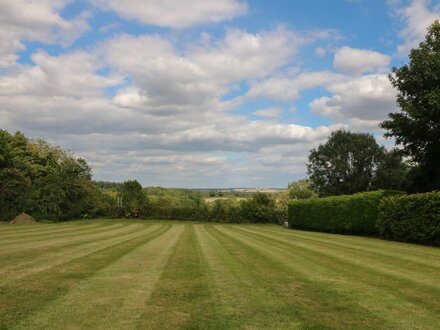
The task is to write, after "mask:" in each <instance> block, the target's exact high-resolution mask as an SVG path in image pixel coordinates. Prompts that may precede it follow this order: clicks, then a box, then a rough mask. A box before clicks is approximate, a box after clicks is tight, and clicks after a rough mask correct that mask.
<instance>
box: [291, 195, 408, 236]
mask: <svg viewBox="0 0 440 330" xmlns="http://www.w3.org/2000/svg"><path fill="white" fill-rule="evenodd" d="M395 194H400V192H397V191H385V190H379V191H372V192H365V193H358V194H354V195H341V196H331V197H324V198H311V199H303V200H295V201H292V202H290V203H289V222H290V224H291V226H292V227H293V228H298V229H305V230H313V231H323V232H330V233H341V234H361V235H372V234H376V233H377V228H376V221H377V218H378V213H379V203H380V200H381V199H382V198H383V197H384V196H389V195H395Z"/></svg>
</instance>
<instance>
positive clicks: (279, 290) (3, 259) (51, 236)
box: [0, 220, 440, 329]
mask: <svg viewBox="0 0 440 330" xmlns="http://www.w3.org/2000/svg"><path fill="white" fill-rule="evenodd" d="M0 247H1V248H0V266H1V267H0V321H1V322H0V328H1V329H98V328H99V329H174V328H184V329H240V328H243V329H244V328H245V329H257V328H261V329H275V328H278V329H281V328H282V329H284V328H316V329H322V328H338V329H340V328H352V329H402V328H404V329H436V328H438V325H439V316H438V315H440V281H439V275H438V274H439V271H440V249H438V248H433V247H425V246H418V245H411V244H403V243H397V242H388V241H381V240H377V239H372V238H364V237H354V236H342V235H331V234H323V233H312V232H303V231H291V230H287V229H283V228H280V227H277V226H272V225H267V226H258V225H221V224H203V223H191V222H184V223H180V222H171V221H170V222H165V221H164V222H160V221H116V220H115V221H113V220H108V221H103V220H99V221H82V222H69V223H63V224H44V225H34V226H32V227H30V226H13V225H2V226H0Z"/></svg>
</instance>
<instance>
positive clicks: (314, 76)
mask: <svg viewBox="0 0 440 330" xmlns="http://www.w3.org/2000/svg"><path fill="white" fill-rule="evenodd" d="M343 79H345V76H344V75H341V74H338V73H334V72H331V71H316V72H303V73H300V74H298V75H296V76H293V77H289V76H275V77H271V78H268V79H264V80H258V81H254V82H253V83H251V87H250V89H249V91H248V92H247V96H248V97H252V98H257V97H265V98H270V99H273V100H280V101H288V100H295V99H297V98H298V97H299V95H300V92H301V91H302V90H306V89H313V88H316V87H324V86H327V85H328V84H330V83H334V82H338V81H341V80H343Z"/></svg>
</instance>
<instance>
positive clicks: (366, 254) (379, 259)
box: [235, 227, 440, 288]
mask: <svg viewBox="0 0 440 330" xmlns="http://www.w3.org/2000/svg"><path fill="white" fill-rule="evenodd" d="M235 229H237V230H241V231H246V232H249V233H253V234H255V235H259V236H260V237H266V238H270V239H273V240H275V241H278V242H281V243H284V244H286V245H287V246H292V247H299V246H300V247H302V248H305V249H311V250H313V251H317V252H320V253H321V252H322V251H324V253H325V254H326V255H328V256H337V257H340V258H343V259H344V260H347V261H349V262H352V263H354V264H357V265H358V266H360V267H363V266H365V265H368V268H370V269H375V270H379V271H380V272H383V273H387V274H389V275H392V276H397V277H402V278H405V279H407V280H411V281H415V282H418V283H421V284H425V285H430V286H434V287H438V288H440V282H439V281H438V274H439V271H440V269H439V268H437V267H435V266H434V267H433V266H431V265H427V264H425V263H416V262H412V261H409V260H404V259H403V260H402V259H399V258H390V257H389V256H387V255H383V254H381V253H380V250H376V251H365V250H361V249H357V248H356V246H354V247H343V246H340V245H338V244H332V243H331V242H330V243H326V242H321V241H314V240H309V239H308V238H302V239H298V238H297V239H291V238H284V237H282V236H281V235H278V236H274V235H271V234H267V233H266V232H265V231H262V230H254V229H250V228H242V227H235ZM439 258H440V254H439Z"/></svg>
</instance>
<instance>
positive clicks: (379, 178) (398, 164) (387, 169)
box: [372, 149, 408, 190]
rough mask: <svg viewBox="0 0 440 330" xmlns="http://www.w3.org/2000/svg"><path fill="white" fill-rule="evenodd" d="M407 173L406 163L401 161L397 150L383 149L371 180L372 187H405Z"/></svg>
mask: <svg viewBox="0 0 440 330" xmlns="http://www.w3.org/2000/svg"><path fill="white" fill-rule="evenodd" d="M407 174H408V165H407V164H406V163H404V162H403V160H402V156H401V155H400V153H399V152H398V150H396V149H393V150H390V151H385V150H384V153H383V155H382V157H381V159H380V160H379V164H378V167H377V170H376V174H375V177H374V179H373V182H372V188H373V189H394V190H402V189H405V185H406V179H407Z"/></svg>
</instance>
